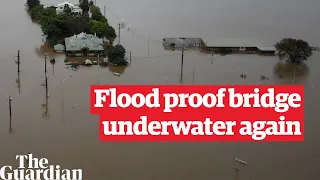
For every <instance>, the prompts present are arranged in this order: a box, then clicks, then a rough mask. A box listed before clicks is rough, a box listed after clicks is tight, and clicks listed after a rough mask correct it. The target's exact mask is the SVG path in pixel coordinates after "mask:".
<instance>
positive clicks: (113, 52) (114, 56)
mask: <svg viewBox="0 0 320 180" xmlns="http://www.w3.org/2000/svg"><path fill="white" fill-rule="evenodd" d="M125 55H126V50H125V49H124V47H123V46H122V45H116V46H114V47H111V48H110V49H109V50H108V52H107V56H108V58H109V62H111V63H113V64H115V65H117V66H124V65H127V64H128V62H127V61H126V60H125V58H124V57H125Z"/></svg>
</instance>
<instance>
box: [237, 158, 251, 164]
mask: <svg viewBox="0 0 320 180" xmlns="http://www.w3.org/2000/svg"><path fill="white" fill-rule="evenodd" d="M235 161H236V162H238V163H240V164H242V165H247V164H248V163H247V162H246V161H244V160H241V159H239V158H235Z"/></svg>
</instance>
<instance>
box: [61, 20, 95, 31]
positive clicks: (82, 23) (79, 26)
mask: <svg viewBox="0 0 320 180" xmlns="http://www.w3.org/2000/svg"><path fill="white" fill-rule="evenodd" d="M64 24H65V26H66V28H67V29H68V31H69V34H71V35H72V34H79V33H81V32H86V33H89V32H90V30H91V27H92V25H91V23H90V22H89V20H88V18H87V17H85V16H77V17H73V18H71V19H67V20H66V21H65V22H64Z"/></svg>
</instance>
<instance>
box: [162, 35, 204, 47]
mask: <svg viewBox="0 0 320 180" xmlns="http://www.w3.org/2000/svg"><path fill="white" fill-rule="evenodd" d="M162 42H163V45H164V46H165V47H166V48H180V47H190V48H191V47H203V46H204V42H203V40H202V39H201V38H188V37H177V38H163V39H162Z"/></svg>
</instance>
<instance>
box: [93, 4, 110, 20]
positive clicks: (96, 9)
mask: <svg viewBox="0 0 320 180" xmlns="http://www.w3.org/2000/svg"><path fill="white" fill-rule="evenodd" d="M90 10H91V13H92V17H91V19H92V20H96V21H101V22H106V23H108V21H107V19H106V18H105V17H104V16H103V15H102V13H101V11H100V8H99V7H97V6H91V7H90Z"/></svg>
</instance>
